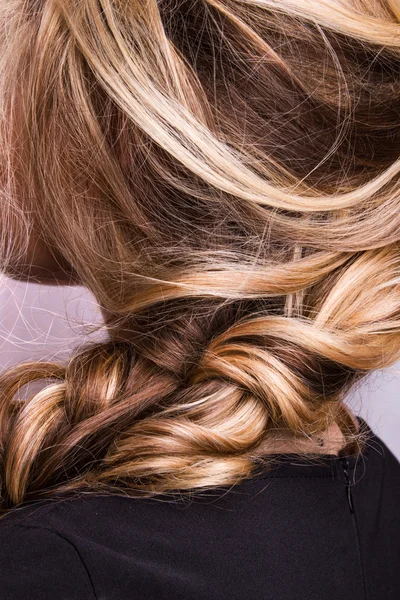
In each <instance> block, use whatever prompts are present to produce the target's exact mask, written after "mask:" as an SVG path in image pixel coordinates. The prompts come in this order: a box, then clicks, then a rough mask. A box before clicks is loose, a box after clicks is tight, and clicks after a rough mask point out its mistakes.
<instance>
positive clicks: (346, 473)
mask: <svg viewBox="0 0 400 600" xmlns="http://www.w3.org/2000/svg"><path fill="white" fill-rule="evenodd" d="M340 462H341V463H342V467H343V472H344V478H345V483H346V496H347V502H348V503H349V507H350V512H351V513H354V504H353V497H352V495H351V486H350V477H349V471H348V468H349V462H348V460H347V458H346V457H341V458H340Z"/></svg>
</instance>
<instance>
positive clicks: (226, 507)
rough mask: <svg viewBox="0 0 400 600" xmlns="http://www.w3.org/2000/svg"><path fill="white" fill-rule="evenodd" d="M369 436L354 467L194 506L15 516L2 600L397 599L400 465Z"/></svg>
mask: <svg viewBox="0 0 400 600" xmlns="http://www.w3.org/2000/svg"><path fill="white" fill-rule="evenodd" d="M364 423H365V422H364ZM369 433H370V441H369V443H368V448H367V450H366V451H365V452H364V454H363V456H362V457H358V459H356V458H355V457H353V458H350V459H348V464H347V465H346V463H345V461H344V460H343V459H339V458H337V457H335V456H333V455H332V456H330V455H325V456H324V457H323V458H322V459H321V461H320V463H318V464H310V462H309V461H308V460H307V459H303V458H299V457H296V456H295V455H290V454H288V455H286V456H285V459H284V461H283V463H282V464H280V465H279V466H277V467H276V468H274V469H273V470H272V471H271V472H269V473H261V474H259V475H257V476H255V477H253V478H252V479H250V480H247V481H245V482H242V483H240V484H237V485H236V486H233V487H226V488H219V489H218V490H214V491H210V492H207V493H206V494H204V495H202V496H196V497H194V498H193V499H191V500H188V499H186V500H185V499H183V500H181V501H176V500H175V501H174V502H172V501H171V502H167V501H165V500H160V499H157V498H156V499H130V498H126V497H120V496H111V497H110V496H89V495H86V496H85V495H83V496H81V497H78V498H69V499H64V500H62V501H60V500H57V501H51V500H49V501H45V502H41V503H37V504H33V503H32V504H30V505H27V506H25V507H23V508H20V509H14V510H13V511H11V513H8V514H7V515H6V517H4V518H3V519H1V520H0V574H1V579H0V598H1V599H2V600H3V599H4V600H25V599H26V600H36V599H37V600H39V599H40V600H47V599H51V600H64V599H65V600H66V599H69V600H75V599H79V600H86V599H88V600H91V599H95V598H96V599H98V600H119V599H121V600H129V599H143V600H164V599H165V600H166V599H168V600H183V599H184V600H200V599H201V600H222V599H227V600H228V599H229V600H246V599H251V600H260V599H262V600H399V599H400V517H399V512H400V463H399V462H398V461H397V459H396V458H395V457H394V456H393V454H392V453H391V452H390V450H389V449H388V448H387V446H386V445H385V444H384V443H383V442H382V440H381V439H380V438H379V437H377V436H376V435H375V434H374V433H373V432H372V431H371V430H370V429H369ZM347 479H348V481H349V484H350V485H349V486H347V484H346V482H347Z"/></svg>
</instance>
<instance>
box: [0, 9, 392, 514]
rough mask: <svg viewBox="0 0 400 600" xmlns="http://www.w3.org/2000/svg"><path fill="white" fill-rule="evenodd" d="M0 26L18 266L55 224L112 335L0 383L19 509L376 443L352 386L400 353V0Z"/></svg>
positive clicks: (2, 461)
mask: <svg viewBox="0 0 400 600" xmlns="http://www.w3.org/2000/svg"><path fill="white" fill-rule="evenodd" d="M0 31H1V39H0V156H1V168H0V179H1V183H2V185H1V196H2V197H1V207H0V212H1V218H2V223H3V232H2V235H1V240H0V241H1V270H2V272H4V273H5V274H8V275H10V276H12V277H18V272H19V269H20V268H21V265H22V262H21V261H22V260H23V257H24V255H25V254H24V253H25V251H26V248H27V247H28V245H29V243H30V239H31V235H33V232H38V234H39V236H40V239H41V240H42V241H43V242H44V243H46V245H47V247H48V248H50V249H51V251H52V252H54V256H62V257H63V260H65V264H68V265H69V268H70V270H69V273H70V276H71V281H77V282H79V283H81V284H82V285H84V286H85V287H87V289H88V290H90V292H91V293H93V295H94V296H95V298H96V300H97V302H98V304H99V306H100V307H101V309H102V310H103V311H104V315H106V321H105V322H106V326H107V334H108V338H107V339H106V340H104V341H101V342H99V341H97V342H93V341H85V342H83V343H82V344H80V345H79V346H78V347H77V348H75V350H74V352H73V354H72V355H71V356H70V357H69V358H68V360H66V361H65V364H63V363H61V362H52V361H25V362H22V363H20V364H18V365H16V366H14V367H12V368H9V369H7V370H5V371H4V372H3V373H2V374H1V376H0V391H1V396H0V491H1V508H2V509H3V510H4V511H5V510H9V509H10V508H12V507H13V506H16V505H18V504H21V503H24V502H27V501H32V500H33V501H35V500H37V499H41V498H46V497H49V496H51V497H56V496H61V495H63V494H65V493H78V492H79V491H80V490H85V492H86V493H91V492H94V493H99V492H101V493H114V494H115V493H121V494H125V495H126V494H127V495H130V496H148V497H151V496H154V495H160V494H161V495H162V494H169V493H175V492H177V493H179V494H180V495H182V494H189V493H193V492H196V491H197V492H201V490H204V489H206V488H214V487H219V486H226V485H231V484H234V483H237V482H240V481H241V480H242V479H245V478H248V477H251V476H252V474H253V473H254V472H255V470H256V469H257V468H258V467H259V466H260V464H262V468H269V466H270V465H271V464H272V461H273V458H272V455H271V456H268V452H267V451H266V452H265V455H264V453H261V454H260V453H259V452H257V450H259V449H260V448H261V447H262V448H264V449H268V444H269V441H271V447H272V442H273V440H274V439H275V438H274V436H279V435H280V434H282V435H287V436H291V437H292V438H293V439H298V440H301V439H313V438H314V437H315V436H318V435H320V434H321V433H323V432H324V431H326V430H327V428H328V427H330V426H331V425H332V424H336V425H337V426H338V427H339V428H340V431H341V433H342V434H343V436H344V439H345V447H344V450H343V451H344V452H347V453H350V452H352V453H353V452H361V450H362V448H363V445H364V443H365V436H364V433H363V431H362V429H361V430H360V429H357V427H356V425H355V423H354V420H353V418H352V416H351V415H350V412H349V409H348V408H347V406H346V403H345V401H344V400H345V395H346V394H347V392H348V391H349V390H350V389H351V388H352V386H354V384H355V383H356V382H358V381H360V380H361V379H362V378H363V377H365V376H366V375H368V373H371V372H372V371H374V370H375V369H380V368H383V367H386V366H389V365H391V364H392V363H394V362H395V361H396V360H397V359H398V358H399V357H400V252H399V244H398V242H399V239H400V210H399V206H400V177H399V174H400V158H399V150H400V9H399V4H398V2H397V1H395V0H385V1H383V0H375V1H374V2H372V1H370V0H130V1H129V2H126V1H125V0H80V1H79V2H71V1H70V0H0ZM8 226H9V227H12V231H13V232H14V235H13V236H12V238H10V235H7V234H6V232H7V227H8ZM31 383H37V384H38V385H39V386H40V389H39V390H36V391H34V392H31V393H30V394H28V396H27V397H23V394H22V391H23V390H24V389H27V388H26V386H28V385H29V384H31Z"/></svg>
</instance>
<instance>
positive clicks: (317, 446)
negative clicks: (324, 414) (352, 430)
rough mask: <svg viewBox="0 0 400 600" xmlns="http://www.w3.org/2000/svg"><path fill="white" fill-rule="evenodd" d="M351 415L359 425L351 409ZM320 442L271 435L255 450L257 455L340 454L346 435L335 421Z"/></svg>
mask: <svg viewBox="0 0 400 600" xmlns="http://www.w3.org/2000/svg"><path fill="white" fill-rule="evenodd" d="M349 412H350V415H351V417H352V419H353V421H354V423H355V425H356V427H357V430H358V428H359V422H358V420H357V418H356V416H355V415H354V414H353V413H352V412H351V411H350V409H349ZM318 439H319V440H320V443H318V441H317V440H314V439H305V438H302V439H296V438H294V437H292V436H291V437H290V436H289V434H286V435H285V434H284V433H282V434H280V435H279V439H278V437H276V438H275V437H273V436H271V437H270V438H268V439H266V440H264V442H263V443H262V444H260V446H259V447H258V448H257V450H256V451H255V452H254V454H255V455H257V456H258V455H266V454H303V453H306V454H333V455H335V456H338V455H339V452H340V450H342V448H344V447H345V440H344V436H343V434H342V432H341V430H340V428H339V427H338V425H337V424H336V423H333V424H332V425H331V426H330V427H328V429H327V430H326V431H324V432H323V433H321V434H320V436H319V438H318Z"/></svg>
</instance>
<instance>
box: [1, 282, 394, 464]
mask: <svg viewBox="0 0 400 600" xmlns="http://www.w3.org/2000/svg"><path fill="white" fill-rule="evenodd" d="M102 323H103V322H102V318H101V314H100V311H99V309H98V306H97V304H96V301H95V299H94V298H93V296H92V295H91V294H89V292H88V291H87V290H86V289H85V288H82V287H67V286H44V285H37V284H33V283H22V282H17V281H13V280H10V279H8V278H6V277H4V276H0V368H1V370H3V369H4V368H6V367H8V366H10V365H12V364H14V363H17V362H19V361H21V360H27V359H31V358H35V359H44V358H58V359H60V360H62V359H64V358H66V357H67V356H68V354H69V353H70V352H71V350H72V348H73V347H74V346H76V345H77V344H79V343H80V341H82V340H84V339H87V338H91V339H93V338H95V339H104V338H105V337H106V332H105V331H104V327H103V328H100V330H98V326H101V325H102ZM96 328H97V330H96ZM348 402H349V404H350V405H351V407H352V408H353V410H354V412H355V413H356V414H361V415H362V416H363V417H364V418H365V419H366V420H367V421H368V423H369V425H370V426H371V427H372V429H373V430H374V431H375V433H376V434H377V435H379V436H380V437H381V438H382V440H383V441H384V442H386V444H387V445H388V446H389V448H390V449H391V450H392V451H393V452H394V453H395V455H396V456H397V457H398V458H399V459H400V362H398V363H397V364H396V365H394V366H392V367H391V368H390V369H387V370H385V371H378V372H375V373H373V374H372V375H370V376H369V378H368V380H366V381H365V382H363V383H362V384H361V386H360V387H359V388H358V389H355V390H353V392H352V393H351V395H350V396H349V398H348Z"/></svg>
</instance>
